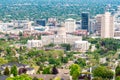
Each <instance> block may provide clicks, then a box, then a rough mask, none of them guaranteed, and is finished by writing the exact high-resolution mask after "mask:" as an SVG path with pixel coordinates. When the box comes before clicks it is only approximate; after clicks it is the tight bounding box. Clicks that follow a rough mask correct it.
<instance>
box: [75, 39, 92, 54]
mask: <svg viewBox="0 0 120 80" xmlns="http://www.w3.org/2000/svg"><path fill="white" fill-rule="evenodd" d="M89 46H90V43H89V42H88V41H75V43H74V50H75V51H80V52H86V51H87V50H88V49H89Z"/></svg>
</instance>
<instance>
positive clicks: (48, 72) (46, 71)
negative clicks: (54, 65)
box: [42, 67, 51, 74]
mask: <svg viewBox="0 0 120 80" xmlns="http://www.w3.org/2000/svg"><path fill="white" fill-rule="evenodd" d="M42 73H43V74H51V70H50V67H46V68H44V70H43V72H42Z"/></svg>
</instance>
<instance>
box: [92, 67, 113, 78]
mask: <svg viewBox="0 0 120 80" xmlns="http://www.w3.org/2000/svg"><path fill="white" fill-rule="evenodd" d="M93 75H94V77H102V78H103V79H106V78H108V79H112V78H113V75H114V73H113V71H111V70H110V69H107V68H106V67H102V66H99V67H97V68H95V69H94V70H93Z"/></svg>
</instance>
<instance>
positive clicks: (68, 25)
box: [65, 18, 76, 33]
mask: <svg viewBox="0 0 120 80" xmlns="http://www.w3.org/2000/svg"><path fill="white" fill-rule="evenodd" d="M65 29H66V32H67V33H72V32H74V31H75V30H76V21H75V20H74V19H71V18H69V19H67V20H65Z"/></svg>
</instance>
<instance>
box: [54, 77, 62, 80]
mask: <svg viewBox="0 0 120 80" xmlns="http://www.w3.org/2000/svg"><path fill="white" fill-rule="evenodd" d="M53 80H61V79H60V78H59V77H55V79H53Z"/></svg>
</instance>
